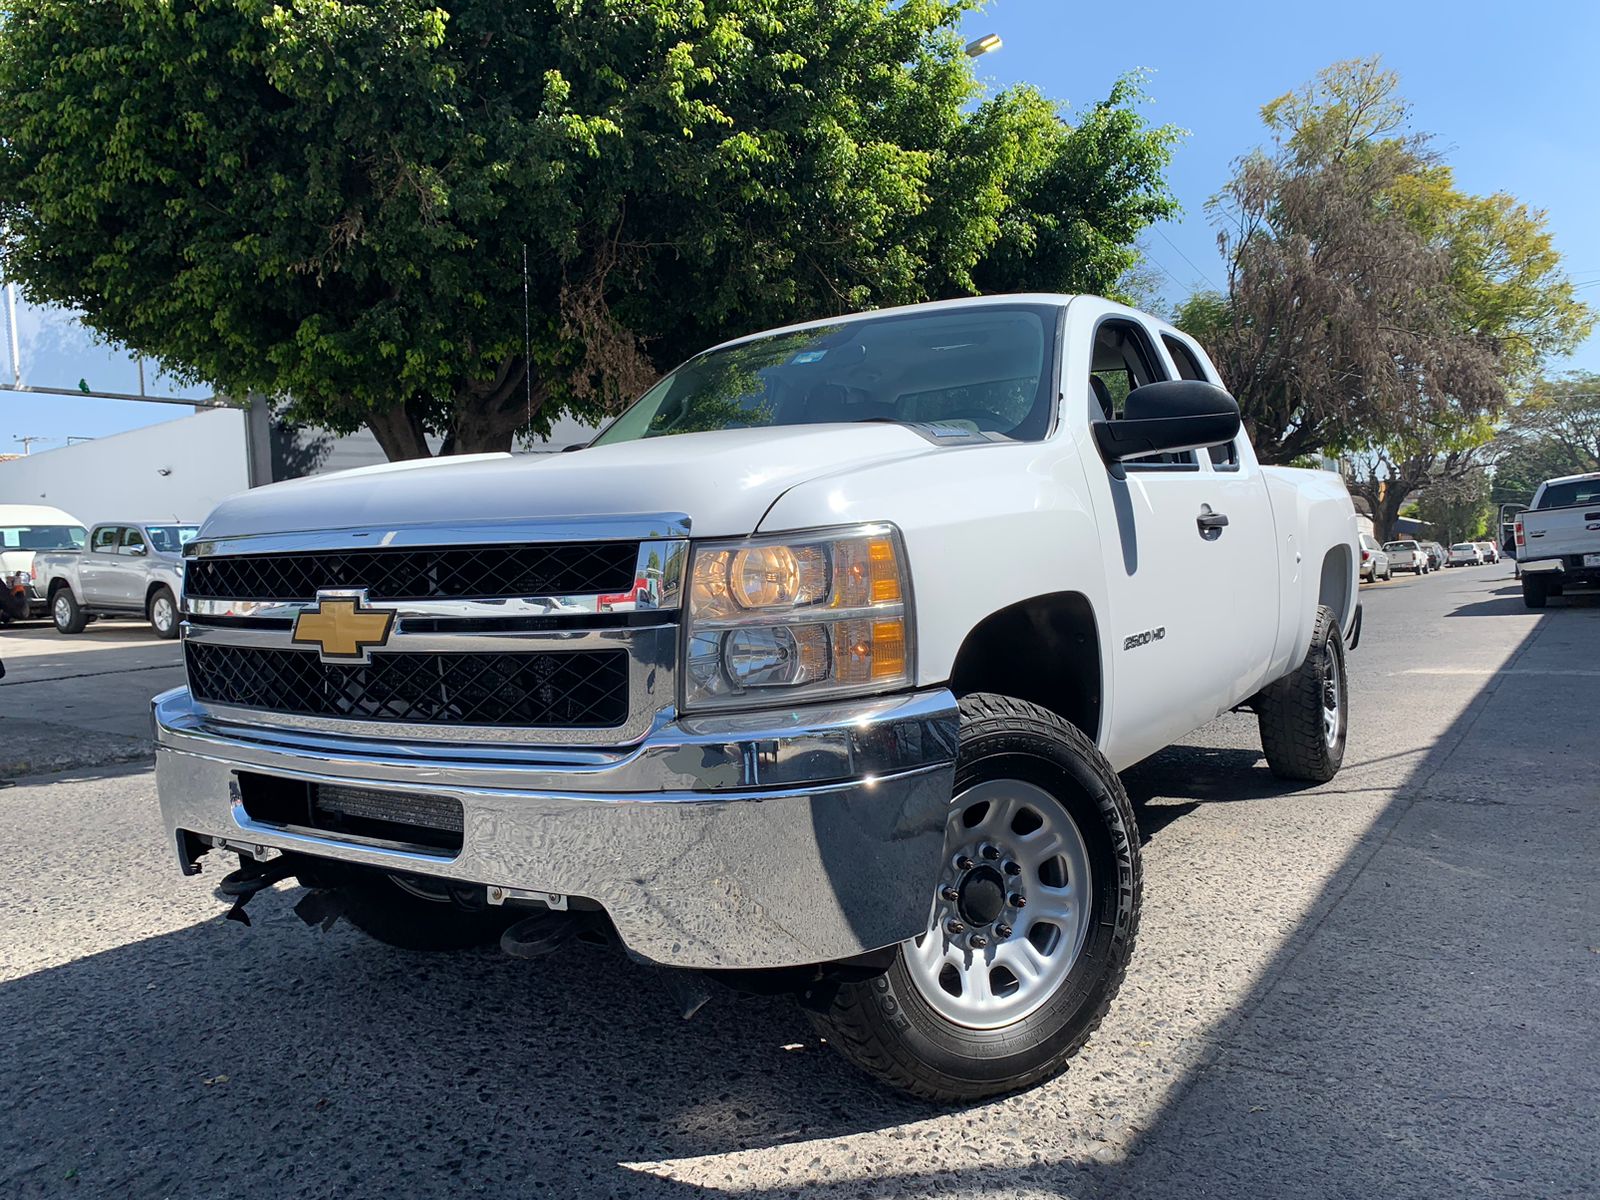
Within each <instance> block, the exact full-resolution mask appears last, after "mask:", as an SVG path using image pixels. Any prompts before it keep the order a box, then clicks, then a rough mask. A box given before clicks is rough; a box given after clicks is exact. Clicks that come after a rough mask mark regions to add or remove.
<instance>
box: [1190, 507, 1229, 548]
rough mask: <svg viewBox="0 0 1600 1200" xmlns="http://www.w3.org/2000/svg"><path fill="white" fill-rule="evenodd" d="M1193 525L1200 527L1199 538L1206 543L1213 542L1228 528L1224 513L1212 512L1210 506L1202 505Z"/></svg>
mask: <svg viewBox="0 0 1600 1200" xmlns="http://www.w3.org/2000/svg"><path fill="white" fill-rule="evenodd" d="M1194 523H1195V524H1196V525H1198V526H1199V527H1200V536H1201V537H1203V538H1205V539H1206V541H1208V542H1214V541H1216V540H1217V539H1218V538H1219V537H1221V536H1222V531H1223V530H1224V529H1226V528H1227V527H1228V517H1227V514H1226V513H1219V512H1212V511H1211V505H1209V504H1202V505H1201V506H1200V515H1199V516H1198V517H1196V518H1195V519H1194Z"/></svg>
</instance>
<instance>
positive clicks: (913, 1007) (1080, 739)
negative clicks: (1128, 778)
mask: <svg viewBox="0 0 1600 1200" xmlns="http://www.w3.org/2000/svg"><path fill="white" fill-rule="evenodd" d="M930 882H932V883H933V893H932V895H931V896H930V897H929V900H930V905H931V909H932V916H931V918H930V921H929V925H928V928H927V930H926V931H925V932H924V933H923V934H921V935H920V936H919V937H916V938H913V939H912V940H910V941H908V942H904V943H902V944H901V945H900V947H899V950H898V952H897V954H896V957H895V960H894V962H893V963H892V964H891V965H890V967H889V968H888V970H886V971H885V972H884V973H883V974H882V975H879V976H876V977H874V978H872V979H869V980H866V981H862V982H851V983H846V984H843V985H841V986H840V988H839V990H838V992H837V993H836V994H835V996H834V998H833V1000H832V1002H831V1004H830V1005H829V1007H828V1008H827V1009H826V1010H825V1011H823V1012H821V1013H813V1014H812V1017H813V1020H814V1021H815V1022H816V1024H817V1026H818V1028H819V1029H820V1030H821V1031H822V1033H823V1035H824V1036H825V1037H826V1038H827V1039H828V1041H829V1043H830V1044H831V1045H833V1046H834V1048H835V1049H837V1050H838V1051H839V1052H840V1053H841V1054H843V1055H844V1056H845V1057H846V1058H847V1059H849V1060H850V1061H851V1062H853V1063H855V1064H856V1065H857V1066H858V1067H861V1068H862V1069H863V1070H865V1071H867V1072H868V1073H869V1074H871V1075H874V1076H876V1077H877V1078H878V1079H880V1080H882V1081H883V1082H885V1083H887V1084H889V1085H890V1086H892V1087H895V1088H898V1089H900V1090H901V1091H905V1092H909V1093H911V1094H912V1095H916V1096H921V1097H924V1098H926V1099H931V1100H940V1101H968V1100H977V1099H980V1098H982V1097H985V1096H993V1095H997V1094H999V1093H1002V1092H1009V1091H1014V1090H1016V1089H1018V1088H1024V1087H1030V1086H1032V1085H1033V1084H1036V1083H1039V1082H1041V1081H1043V1080H1045V1079H1048V1078H1050V1077H1051V1076H1053V1075H1056V1074H1058V1073H1059V1072H1060V1071H1062V1070H1063V1069H1065V1067H1066V1065H1067V1061H1068V1060H1069V1059H1070V1058H1071V1057H1072V1056H1073V1055H1074V1054H1076V1053H1077V1052H1078V1050H1079V1049H1080V1048H1081V1047H1082V1046H1083V1044H1084V1042H1086V1041H1087V1040H1088V1038H1089V1035H1090V1034H1092V1033H1093V1032H1094V1030H1095V1029H1096V1028H1097V1027H1098V1026H1099V1024H1100V1021H1101V1019H1102V1018H1103V1017H1104V1016H1105V1013H1106V1010H1107V1009H1108V1008H1109V1007H1110V1004H1111V1000H1112V998H1113V997H1114V996H1115V995H1116V994H1117V989H1118V988H1119V987H1120V986H1121V983H1122V977H1123V975H1124V973H1125V972H1126V970H1127V965H1128V958H1129V956H1130V955H1131V953H1132V951H1133V942H1134V936H1135V933H1136V931H1137V929H1138V924H1139V905H1140V895H1141V888H1142V876H1141V868H1140V862H1139V835H1138V829H1137V826H1136V825H1135V822H1134V816H1133V809H1132V807H1131V806H1130V804H1129V802H1128V797H1127V794H1126V793H1125V792H1124V791H1123V788H1122V782H1121V781H1120V780H1119V779H1118V778H1117V775H1116V772H1114V771H1113V770H1112V769H1111V765H1110V764H1109V763H1108V762H1106V760H1105V758H1104V757H1103V756H1102V755H1101V754H1100V751H1099V750H1098V749H1097V748H1096V746H1095V745H1094V743H1093V742H1092V741H1090V740H1089V738H1087V737H1086V736H1085V735H1084V734H1083V733H1082V732H1081V731H1080V730H1078V729H1077V728H1076V727H1074V726H1073V725H1071V724H1069V723H1068V722H1067V721H1065V720H1063V719H1062V718H1061V717H1058V716H1056V715H1055V714H1054V713H1052V712H1049V711H1048V710H1046V709H1043V708H1040V707H1038V706H1037V705H1034V704H1028V703H1025V702H1024V701H1021V700H1013V699H1011V698H1009V697H1005V696H996V695H989V694H983V693H980V694H977V695H972V696H968V697H966V698H965V699H963V700H962V701H961V746H960V754H959V757H958V759H957V763H956V779H955V799H954V800H953V801H952V803H951V808H950V818H949V824H948V826H947V828H946V833H945V857H944V861H943V864H942V866H941V872H940V877H939V879H938V880H936V881H930Z"/></svg>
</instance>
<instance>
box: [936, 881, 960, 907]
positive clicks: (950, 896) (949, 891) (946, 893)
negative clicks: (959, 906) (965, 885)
mask: <svg viewBox="0 0 1600 1200" xmlns="http://www.w3.org/2000/svg"><path fill="white" fill-rule="evenodd" d="M939 898H940V899H941V900H948V901H950V903H952V904H954V903H955V902H956V901H957V900H959V899H961V893H960V892H959V891H958V890H957V889H955V888H953V887H951V886H950V885H949V884H945V886H944V887H942V888H940V889H939Z"/></svg>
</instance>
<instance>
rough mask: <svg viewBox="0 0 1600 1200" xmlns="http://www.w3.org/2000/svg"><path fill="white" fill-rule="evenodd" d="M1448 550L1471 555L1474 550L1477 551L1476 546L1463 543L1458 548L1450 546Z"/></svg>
mask: <svg viewBox="0 0 1600 1200" xmlns="http://www.w3.org/2000/svg"><path fill="white" fill-rule="evenodd" d="M1450 549H1452V550H1459V551H1461V553H1463V554H1471V553H1472V552H1473V551H1474V550H1476V549H1477V547H1476V546H1469V545H1467V544H1466V543H1465V542H1463V543H1461V544H1460V545H1458V546H1451V547H1450Z"/></svg>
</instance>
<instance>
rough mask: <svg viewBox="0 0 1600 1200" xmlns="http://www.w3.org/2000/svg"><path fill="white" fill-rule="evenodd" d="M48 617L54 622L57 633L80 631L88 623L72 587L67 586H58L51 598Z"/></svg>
mask: <svg viewBox="0 0 1600 1200" xmlns="http://www.w3.org/2000/svg"><path fill="white" fill-rule="evenodd" d="M50 619H51V620H53V621H54V622H55V624H56V632H58V633H82V632H83V630H84V626H86V625H88V623H89V618H88V617H86V616H84V613H83V609H82V608H81V607H80V606H79V604H78V601H77V599H76V598H75V597H74V596H73V594H72V589H71V588H68V587H62V588H58V589H57V590H56V594H55V595H54V596H53V597H52V598H51V600H50Z"/></svg>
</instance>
